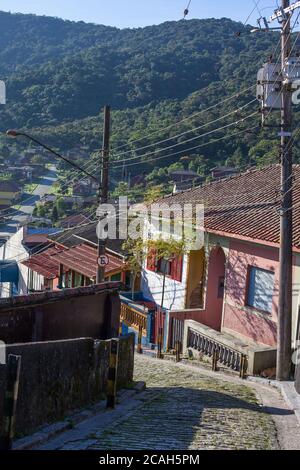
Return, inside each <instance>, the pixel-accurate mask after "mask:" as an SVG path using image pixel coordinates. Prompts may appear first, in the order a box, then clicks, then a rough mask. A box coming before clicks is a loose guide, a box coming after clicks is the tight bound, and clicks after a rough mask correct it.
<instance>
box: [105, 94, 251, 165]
mask: <svg viewBox="0 0 300 470" xmlns="http://www.w3.org/2000/svg"><path fill="white" fill-rule="evenodd" d="M255 101H257V99H256V98H255V99H253V100H251V101H249V102H248V103H246V104H245V105H243V106H241V107H239V108H236V109H234V110H233V111H230V112H229V113H227V114H225V115H223V116H220V117H218V118H216V119H214V120H212V121H209V122H207V123H205V124H202V125H201V126H198V127H194V128H193V129H189V130H187V131H184V132H182V133H181V134H176V135H174V136H172V137H168V138H167V139H164V140H161V141H158V142H154V143H153V144H149V145H145V146H144V147H139V148H137V149H132V150H127V151H126V152H122V153H119V154H117V155H114V158H117V157H119V156H122V155H126V154H128V153H132V152H137V151H140V150H145V149H147V148H149V147H153V146H155V145H160V144H163V143H165V142H168V141H169V140H174V139H177V138H179V137H182V136H184V135H186V134H189V133H191V132H195V131H198V130H199V129H203V128H204V127H207V126H209V125H211V124H214V123H216V122H218V121H221V120H222V119H225V118H226V117H228V116H231V115H232V114H236V113H238V112H240V111H242V110H243V109H244V108H246V107H248V106H249V105H251V104H252V103H254V102H255ZM135 158H139V156H135V157H133V158H132V159H135ZM116 161H117V163H123V162H126V161H127V159H124V160H116Z"/></svg>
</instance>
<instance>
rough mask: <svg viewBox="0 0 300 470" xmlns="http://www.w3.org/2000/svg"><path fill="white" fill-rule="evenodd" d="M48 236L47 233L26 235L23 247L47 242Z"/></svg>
mask: <svg viewBox="0 0 300 470" xmlns="http://www.w3.org/2000/svg"><path fill="white" fill-rule="evenodd" d="M48 236H49V235H48V234H47V233H35V234H33V235H27V236H26V237H25V238H24V239H23V243H24V244H25V245H39V244H41V243H47V242H48Z"/></svg>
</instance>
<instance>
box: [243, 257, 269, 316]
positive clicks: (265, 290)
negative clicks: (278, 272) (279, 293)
mask: <svg viewBox="0 0 300 470" xmlns="http://www.w3.org/2000/svg"><path fill="white" fill-rule="evenodd" d="M274 282H275V274H274V272H273V271H268V270H266V269H261V268H257V267H255V266H250V267H249V276H248V290H247V305H248V306H249V307H253V308H256V309H257V310H261V311H262V312H267V313H272V302H273V291H274Z"/></svg>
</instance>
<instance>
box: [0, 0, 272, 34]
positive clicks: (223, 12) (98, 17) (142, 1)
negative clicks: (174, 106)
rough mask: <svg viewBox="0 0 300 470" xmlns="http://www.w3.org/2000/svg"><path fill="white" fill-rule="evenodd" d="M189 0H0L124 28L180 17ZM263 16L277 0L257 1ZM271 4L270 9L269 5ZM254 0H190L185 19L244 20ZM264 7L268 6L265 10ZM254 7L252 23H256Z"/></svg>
mask: <svg viewBox="0 0 300 470" xmlns="http://www.w3.org/2000/svg"><path fill="white" fill-rule="evenodd" d="M188 1H189V0H0V10H3V11H11V12H19V13H35V14H37V15H47V16H57V17H60V18H64V19H69V20H74V21H85V22H91V23H98V24H105V25H110V26H117V27H119V28H125V27H142V26H148V25H152V24H159V23H162V22H164V21H173V20H179V19H181V18H182V16H183V11H184V9H185V8H186V6H187V4H188ZM257 1H258V2H259V8H262V9H263V10H262V14H263V16H265V15H267V16H270V14H272V10H274V9H275V7H276V0H256V2H257ZM270 7H271V8H270ZM253 8H254V0H208V1H204V0H191V5H190V14H189V16H188V18H190V19H192V18H212V17H214V18H222V17H228V18H232V19H234V20H237V21H242V22H245V20H246V18H247V17H248V15H249V14H250V12H251V11H252V10H253ZM265 8H267V9H265ZM258 17H259V12H258V10H257V9H256V10H255V11H254V12H253V15H252V17H251V19H250V20H249V21H248V22H249V23H251V24H255V23H256V19H257V18H258Z"/></svg>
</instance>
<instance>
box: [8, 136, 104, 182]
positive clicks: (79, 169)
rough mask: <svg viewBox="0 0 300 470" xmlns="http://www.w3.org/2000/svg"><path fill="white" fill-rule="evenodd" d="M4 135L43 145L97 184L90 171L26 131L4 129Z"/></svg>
mask: <svg viewBox="0 0 300 470" xmlns="http://www.w3.org/2000/svg"><path fill="white" fill-rule="evenodd" d="M6 135H7V136H9V137H25V138H26V139H28V140H31V141H32V142H34V143H35V144H37V145H39V146H40V147H43V148H44V149H46V150H48V152H50V153H52V154H53V155H55V156H56V157H58V158H60V159H61V160H64V161H65V162H66V163H69V165H71V166H73V167H74V168H76V169H77V170H78V171H80V172H81V173H84V174H85V175H86V176H88V177H89V178H92V179H93V180H94V181H96V182H97V184H98V185H99V180H98V179H97V178H96V177H95V176H94V175H92V174H91V173H89V172H88V171H86V170H85V169H84V168H82V167H81V166H80V165H77V163H74V162H72V161H71V160H69V159H68V158H66V157H64V156H63V155H61V154H60V153H58V152H56V151H55V150H53V149H52V148H51V147H48V145H45V144H43V143H42V142H40V141H39V140H38V139H36V138H35V137H33V136H31V135H29V134H27V133H26V132H22V131H17V130H15V129H9V130H8V131H6Z"/></svg>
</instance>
